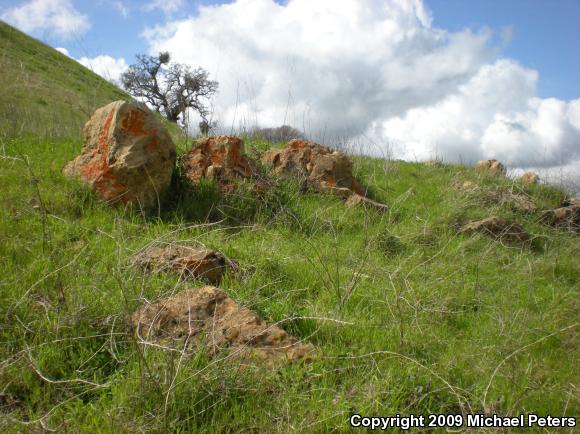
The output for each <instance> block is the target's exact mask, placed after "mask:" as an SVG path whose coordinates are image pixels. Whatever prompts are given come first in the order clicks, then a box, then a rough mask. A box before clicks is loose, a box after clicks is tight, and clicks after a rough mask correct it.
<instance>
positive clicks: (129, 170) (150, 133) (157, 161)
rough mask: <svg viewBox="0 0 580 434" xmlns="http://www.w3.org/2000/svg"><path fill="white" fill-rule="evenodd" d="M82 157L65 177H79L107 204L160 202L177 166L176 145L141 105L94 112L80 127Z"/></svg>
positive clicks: (118, 104)
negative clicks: (81, 133)
mask: <svg viewBox="0 0 580 434" xmlns="http://www.w3.org/2000/svg"><path fill="white" fill-rule="evenodd" d="M84 140H85V143H84V147H83V149H82V152H81V154H80V155H79V156H78V157H77V158H75V159H74V160H73V161H71V162H69V163H68V164H67V165H66V166H65V167H64V169H63V173H64V174H65V175H66V176H69V177H78V178H80V179H81V180H82V181H83V182H84V183H86V184H87V185H88V186H89V187H90V188H91V189H93V190H94V191H95V193H96V194H97V196H98V197H99V198H101V199H102V200H104V201H107V202H108V203H110V204H129V203H131V204H136V205H138V206H140V207H143V208H147V207H150V206H155V205H157V203H158V199H159V196H160V195H161V194H163V192H164V191H165V190H166V189H167V187H168V186H169V184H170V182H171V176H172V173H173V170H174V168H175V158H176V153H175V145H174V144H173V141H172V140H171V137H170V135H169V133H168V132H167V130H166V128H165V127H164V126H163V124H162V123H161V122H160V121H159V119H157V117H156V116H155V115H154V114H153V113H152V112H151V111H150V110H149V109H148V108H147V106H146V105H145V104H143V103H139V102H135V101H116V102H112V103H110V104H108V105H106V106H104V107H101V108H100V109H98V110H96V111H95V113H94V114H93V116H92V117H91V118H90V120H89V121H88V122H87V123H86V125H85V128H84Z"/></svg>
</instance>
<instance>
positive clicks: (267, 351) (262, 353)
mask: <svg viewBox="0 0 580 434" xmlns="http://www.w3.org/2000/svg"><path fill="white" fill-rule="evenodd" d="M130 323H131V325H132V326H133V328H134V330H135V332H136V333H137V336H138V339H140V340H144V341H153V342H157V343H160V344H162V345H166V346H169V347H172V348H178V349H179V350H183V349H185V351H186V352H188V353H192V352H195V351H198V350H205V351H206V352H207V354H208V355H209V356H211V357H213V356H215V355H217V354H218V353H219V352H220V351H222V350H224V349H229V350H230V354H231V355H232V356H233V357H239V358H241V359H242V360H246V361H250V360H256V361H262V362H265V363H266V364H270V365H276V364H278V363H279V362H286V361H297V360H308V359H309V358H310V357H311V356H312V352H313V346H312V345H311V344H307V343H302V342H299V341H298V340H297V339H296V338H294V337H292V336H290V335H289V334H288V333H287V332H286V331H284V330H283V329H281V328H280V327H278V326H276V325H269V324H267V323H266V322H265V321H264V320H263V319H262V318H260V317H259V316H258V315H256V314H255V313H254V312H252V311H251V310H249V309H247V308H245V307H243V306H240V305H239V304H238V303H236V302H235V301H234V300H233V299H231V298H230V297H228V295H227V294H226V293H225V292H224V291H222V290H220V289H218V288H214V287H212V286H206V287H203V288H196V289H187V290H184V291H181V292H179V293H177V294H175V295H174V296H171V297H168V298H164V299H162V300H160V301H158V302H157V303H153V304H145V305H143V306H141V307H139V308H138V309H137V310H136V311H135V312H134V313H133V314H132V315H131V316H130Z"/></svg>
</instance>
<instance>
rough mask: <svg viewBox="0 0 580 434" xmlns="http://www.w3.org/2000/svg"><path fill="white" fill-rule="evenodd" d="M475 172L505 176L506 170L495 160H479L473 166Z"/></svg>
mask: <svg viewBox="0 0 580 434" xmlns="http://www.w3.org/2000/svg"><path fill="white" fill-rule="evenodd" d="M475 168H476V169H477V170H481V171H485V172H489V173H492V174H494V175H505V174H506V168H505V166H504V165H503V164H501V163H500V162H499V161H497V160H479V161H478V162H477V163H476V164H475Z"/></svg>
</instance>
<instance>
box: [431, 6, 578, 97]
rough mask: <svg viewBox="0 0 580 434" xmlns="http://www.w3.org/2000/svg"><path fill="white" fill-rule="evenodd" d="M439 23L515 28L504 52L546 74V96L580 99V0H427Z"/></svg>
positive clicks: (542, 80) (454, 27) (542, 79)
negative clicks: (579, 97)
mask: <svg viewBox="0 0 580 434" xmlns="http://www.w3.org/2000/svg"><path fill="white" fill-rule="evenodd" d="M427 5H428V6H429V7H430V8H431V10H432V11H433V15H434V23H433V24H434V25H435V26H439V27H443V28H446V29H449V30H460V29H462V28H464V27H472V28H478V27H482V26H489V27H491V28H492V29H494V30H495V31H497V32H498V34H501V32H502V29H511V30H510V31H511V32H512V37H511V41H510V42H509V43H508V44H506V45H505V48H504V50H503V54H504V55H505V56H508V57H512V58H514V59H517V60H518V61H520V62H521V63H523V64H524V65H526V66H528V67H530V68H534V69H537V70H538V71H539V72H540V81H539V83H538V94H539V96H541V97H543V98H547V97H551V96H552V97H556V98H564V99H571V98H577V97H578V96H580V54H578V53H579V52H580V0H427Z"/></svg>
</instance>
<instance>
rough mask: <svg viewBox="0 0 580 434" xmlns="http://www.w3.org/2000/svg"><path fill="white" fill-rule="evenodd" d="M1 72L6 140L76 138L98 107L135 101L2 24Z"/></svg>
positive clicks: (0, 110) (0, 123)
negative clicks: (26, 135)
mask: <svg viewBox="0 0 580 434" xmlns="http://www.w3.org/2000/svg"><path fill="white" fill-rule="evenodd" d="M0 71H2V73H1V74H0V131H1V132H2V133H3V134H4V135H5V136H15V135H18V134H21V133H30V134H41V135H43V136H45V135H48V136H53V135H56V136H63V135H65V136H75V137H76V136H78V132H79V131H80V127H82V124H83V123H84V122H86V119H87V118H88V117H89V116H90V114H91V113H92V112H93V111H94V110H95V109H96V108H97V107H100V106H102V105H104V104H106V103H108V102H111V101H115V100H119V99H128V98H130V97H129V96H128V95H127V94H126V93H125V92H123V91H121V90H120V89H118V88H117V87H115V86H114V85H112V84H111V83H109V82H108V81H106V80H104V79H103V78H102V77H100V76H98V75H97V74H95V73H94V72H92V71H90V70H89V69H87V68H85V67H84V66H82V65H80V64H79V63H78V62H76V61H74V60H73V59H70V58H68V57H67V56H65V55H64V54H62V53H59V52H58V51H56V50H54V49H53V48H51V47H49V46H47V45H45V44H44V43H42V42H40V41H38V40H36V39H33V38H31V37H30V36H28V35H25V34H24V33H22V32H20V31H19V30H17V29H15V28H13V27H11V26H10V25H8V24H6V23H4V22H2V21H0ZM63 124H64V125H66V127H65V126H64V125H63Z"/></svg>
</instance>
